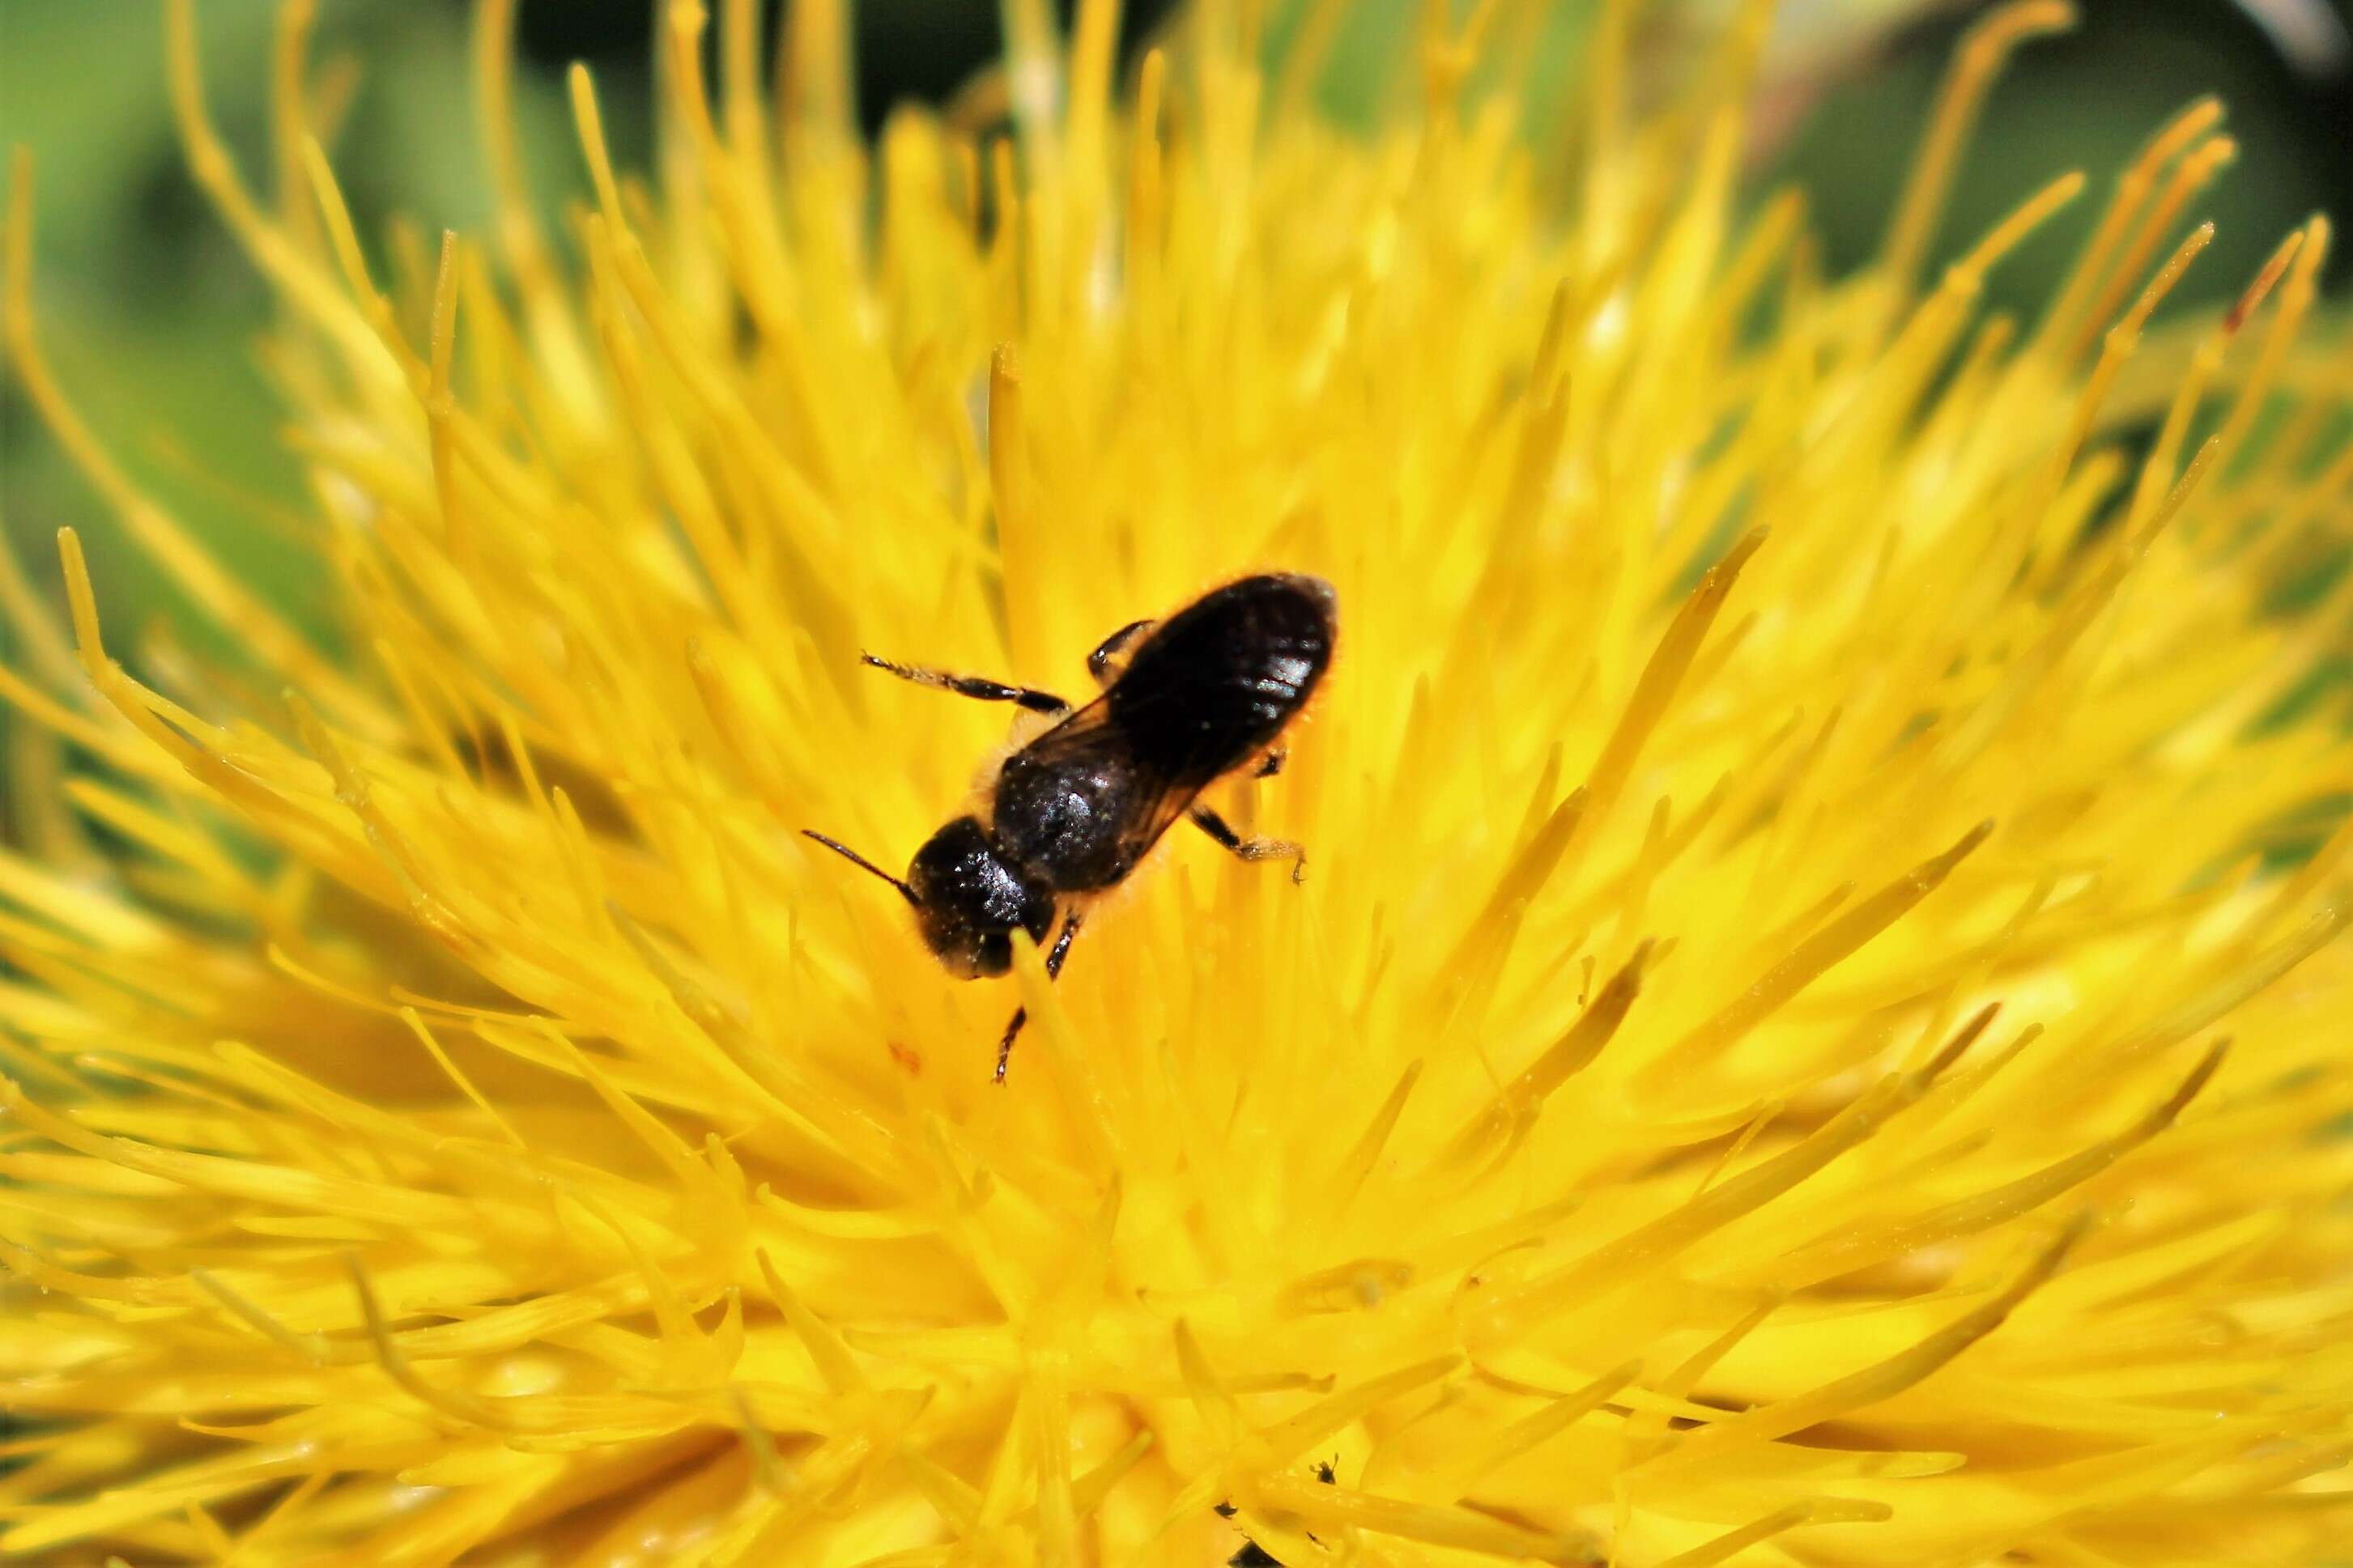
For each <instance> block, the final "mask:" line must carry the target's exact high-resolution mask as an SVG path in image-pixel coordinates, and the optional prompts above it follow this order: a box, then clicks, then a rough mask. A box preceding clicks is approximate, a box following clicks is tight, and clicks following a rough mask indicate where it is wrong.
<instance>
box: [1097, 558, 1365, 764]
mask: <svg viewBox="0 0 2353 1568" xmlns="http://www.w3.org/2000/svg"><path fill="white" fill-rule="evenodd" d="M1334 605H1335V600H1334V595H1333V593H1332V586H1331V584H1328V583H1326V582H1324V580H1323V579H1322V578H1320V577H1309V576H1303V575H1300V574H1289V573H1285V574H1268V575H1264V576H1258V577H1245V578H1242V579H1241V580H1240V581H1239V582H1235V583H1229V584H1226V585H1225V586H1224V587H1222V588H1219V589H1215V590H1213V591H1212V592H1210V593H1208V594H1207V595H1203V596H1202V597H1201V598H1199V599H1197V600H1195V601H1194V602H1193V603H1192V604H1190V605H1187V606H1186V607H1185V608H1184V609H1182V610H1180V611H1178V612H1177V613H1176V615H1174V616H1170V617H1169V618H1168V619H1167V620H1166V621H1165V622H1163V623H1162V624H1161V625H1160V626H1158V627H1156V628H1155V630H1154V632H1153V633H1152V635H1151V637H1149V638H1147V639H1146V640H1145V644H1144V646H1143V647H1139V648H1138V649H1136V651H1135V654H1134V657H1133V658H1131V659H1130V660H1129V662H1128V666H1127V668H1126V670H1125V672H1124V673H1123V674H1122V675H1121V677H1120V679H1119V680H1118V681H1117V682H1116V683H1115V684H1114V685H1113V687H1112V689H1111V692H1110V694H1109V697H1110V704H1111V710H1112V717H1113V721H1114V722H1116V723H1118V724H1119V725H1120V726H1121V727H1122V729H1123V730H1124V732H1125V735H1126V739H1127V741H1128V743H1129V744H1130V745H1131V746H1132V747H1133V748H1134V752H1135V754H1136V756H1137V759H1138V760H1139V761H1140V762H1142V763H1144V764H1145V766H1147V767H1148V768H1150V769H1152V770H1153V771H1155V772H1156V773H1161V774H1162V775H1163V776H1166V777H1167V778H1169V779H1171V780H1172V781H1176V782H1182V783H1187V784H1196V785H1198V784H1203V783H1206V782H1208V780H1209V779H1212V778H1215V777H1217V776H1218V775H1219V774H1220V773H1228V772H1230V771H1231V770H1232V769H1234V768H1237V767H1239V766H1240V765H1241V764H1242V763H1246V762H1248V761H1249V760H1250V758H1251V757H1253V756H1254V755H1256V754H1257V753H1258V752H1262V751H1264V750H1265V749H1266V748H1267V747H1268V746H1269V745H1270V744H1271V743H1272V742H1273V741H1274V738H1275V737H1276V736H1277V735H1278V734H1280V733H1281V732H1282V727H1283V726H1284V725H1285V724H1287V723H1289V722H1290V721H1291V719H1292V716H1293V715H1294V714H1296V713H1297V712H1298V711H1299V710H1300V709H1301V708H1303V706H1305V705H1306V702H1307V700H1308V698H1309V697H1310V696H1312V695H1313V694H1314V690H1315V687H1316V684H1317V682H1319V681H1321V680H1322V679H1323V678H1324V670H1325V669H1326V668H1328V667H1329V666H1330V664H1331V662H1332V650H1333V646H1334V641H1335V633H1336V629H1337V623H1336V620H1335V614H1334Z"/></svg>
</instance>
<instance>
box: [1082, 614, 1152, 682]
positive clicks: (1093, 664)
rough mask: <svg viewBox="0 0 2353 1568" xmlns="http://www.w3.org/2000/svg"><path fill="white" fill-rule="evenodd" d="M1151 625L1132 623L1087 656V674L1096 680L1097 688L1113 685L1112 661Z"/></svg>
mask: <svg viewBox="0 0 2353 1568" xmlns="http://www.w3.org/2000/svg"><path fill="white" fill-rule="evenodd" d="M1151 625H1152V623H1151V622H1150V621H1130V622H1128V623H1127V625H1125V626H1122V627H1120V628H1119V630H1117V631H1115V632H1113V633H1112V634H1111V636H1109V637H1105V638H1103V641H1102V642H1100V643H1097V644H1096V645H1095V651H1094V652H1092V653H1091V654H1089V655H1087V673H1088V674H1089V675H1092V676H1093V677H1094V678H1095V684H1096V685H1097V686H1109V685H1110V684H1111V678H1112V668H1111V661H1112V660H1113V659H1115V658H1118V657H1119V654H1120V650H1121V649H1122V648H1124V647H1126V646H1127V645H1128V644H1130V643H1132V642H1134V640H1135V638H1136V634H1137V633H1139V632H1142V631H1144V630H1145V629H1146V628H1147V627H1149V626H1151Z"/></svg>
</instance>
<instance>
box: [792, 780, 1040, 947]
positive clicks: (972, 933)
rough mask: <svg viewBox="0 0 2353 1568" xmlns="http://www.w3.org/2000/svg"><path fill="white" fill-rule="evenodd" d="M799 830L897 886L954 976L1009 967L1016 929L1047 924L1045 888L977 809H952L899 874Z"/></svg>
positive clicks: (1032, 930) (1032, 931)
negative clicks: (965, 812) (951, 816)
mask: <svg viewBox="0 0 2353 1568" xmlns="http://www.w3.org/2000/svg"><path fill="white" fill-rule="evenodd" d="M803 832H804V833H807V837H811V838H814V839H816V840H817V841H818V843H819V844H822V845H824V846H825V847H827V848H828V849H830V850H832V851H834V852H835V853H836V854H838V855H840V856H843V857H845V858H848V859H849V860H852V861H854V862H856V863H857V864H858V865H860V866H862V867H864V868H866V869H867V870H869V871H871V872H873V873H874V874H875V875H876V876H878V877H880V878H881V879H883V880H884V881H886V882H888V883H890V884H891V885H892V887H894V888H897V889H899V892H900V895H901V896H902V897H903V898H904V899H905V900H907V902H909V903H910V904H912V905H913V906H914V909H915V920H916V922H917V923H918V925H920V926H921V928H922V930H923V942H924V944H925V945H926V946H928V947H929V948H930V949H931V950H932V952H934V953H935V954H937V955H938V958H939V961H940V962H941V963H943V964H944V965H946V967H947V969H948V972H949V973H952V974H955V976H956V977H957V978H959V979H963V980H976V979H980V978H982V977H984V976H987V975H995V974H1003V973H1006V971H1008V970H1009V969H1011V968H1012V967H1013V933H1014V932H1015V931H1028V932H1029V935H1030V938H1031V940H1032V941H1036V942H1043V941H1045V940H1046V933H1047V932H1048V931H1050V930H1051V929H1052V928H1053V924H1054V895H1053V893H1052V892H1051V891H1050V889H1045V888H1042V887H1039V885H1038V884H1037V883H1036V882H1034V881H1032V880H1030V879H1028V878H1026V877H1024V876H1022V874H1021V873H1020V871H1019V870H1018V869H1017V868H1015V867H1014V865H1013V863H1012V862H1011V861H1010V860H1008V858H1006V856H1005V853H1004V851H1003V850H1002V849H1000V848H999V847H997V840H996V839H995V838H994V837H991V836H990V834H989V831H988V829H987V828H986V827H984V826H981V824H980V819H979V818H978V817H974V816H959V817H957V818H956V819H955V821H953V822H951V823H949V824H948V825H947V826H945V827H943V828H941V829H940V830H939V831H938V832H937V833H934V834H933V835H932V836H931V837H930V838H929V839H928V840H926V841H925V842H924V845H923V847H922V848H921V849H918V850H916V851H915V858H914V863H913V865H911V866H909V867H908V868H907V879H906V880H905V881H903V882H902V881H901V880H900V879H898V878H896V877H893V876H892V875H891V873H890V872H888V871H885V870H883V869H882V868H881V867H879V866H877V865H875V864H874V863H873V862H871V861H870V860H868V859H867V858H865V857H864V856H862V855H860V854H859V853H857V852H856V851H855V850H852V849H849V848H848V847H844V846H842V845H840V844H837V843H835V842H834V841H833V840H832V839H830V838H828V837H825V835H823V834H821V833H808V832H807V829H803Z"/></svg>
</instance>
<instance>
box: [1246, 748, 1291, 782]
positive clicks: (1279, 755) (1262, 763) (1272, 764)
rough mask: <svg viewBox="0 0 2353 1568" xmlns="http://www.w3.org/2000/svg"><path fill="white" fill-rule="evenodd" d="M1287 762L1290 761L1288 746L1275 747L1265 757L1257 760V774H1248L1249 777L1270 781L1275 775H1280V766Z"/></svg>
mask: <svg viewBox="0 0 2353 1568" xmlns="http://www.w3.org/2000/svg"><path fill="white" fill-rule="evenodd" d="M1289 761H1291V748H1290V747H1288V746H1275V747H1273V748H1271V749H1270V750H1269V751H1268V752H1267V753H1266V755H1265V756H1263V757H1261V758H1260V759H1259V763H1258V772H1256V773H1252V774H1250V777H1252V778H1254V779H1271V778H1272V777H1273V776H1274V775H1275V774H1277V773H1281V772H1282V764H1283V763H1287V762H1289Z"/></svg>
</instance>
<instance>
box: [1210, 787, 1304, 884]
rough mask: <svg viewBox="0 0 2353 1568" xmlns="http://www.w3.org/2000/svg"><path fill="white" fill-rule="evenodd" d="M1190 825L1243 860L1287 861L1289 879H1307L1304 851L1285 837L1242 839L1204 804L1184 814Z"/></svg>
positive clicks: (1302, 847)
mask: <svg viewBox="0 0 2353 1568" xmlns="http://www.w3.org/2000/svg"><path fill="white" fill-rule="evenodd" d="M1185 815H1186V816H1188V817H1190V818H1192V821H1193V826H1196V827H1198V828H1199V829H1200V830H1201V831H1202V832H1204V833H1206V834H1208V836H1209V837H1212V838H1214V839H1216V840H1217V841H1218V842H1219V844H1221V845H1223V846H1224V847H1226V849H1227V850H1228V851H1229V852H1230V853H1232V854H1234V855H1238V856H1240V858H1243V859H1245V860H1281V859H1283V858H1286V857H1288V858H1289V859H1290V861H1291V879H1292V880H1293V881H1294V882H1303V881H1305V880H1306V879H1307V850H1306V847H1304V846H1303V845H1299V844H1294V843H1293V842H1292V841H1291V840H1290V839H1288V838H1244V837H1242V836H1241V835H1240V834H1239V833H1236V832H1235V831H1234V829H1233V826H1232V824H1230V823H1229V822H1228V821H1227V820H1226V819H1225V818H1224V817H1222V816H1219V815H1218V814H1217V813H1216V812H1214V811H1211V810H1210V809H1209V808H1208V806H1206V805H1197V806H1195V807H1193V809H1192V810H1190V811H1188V812H1187V813H1186V814H1185Z"/></svg>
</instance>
